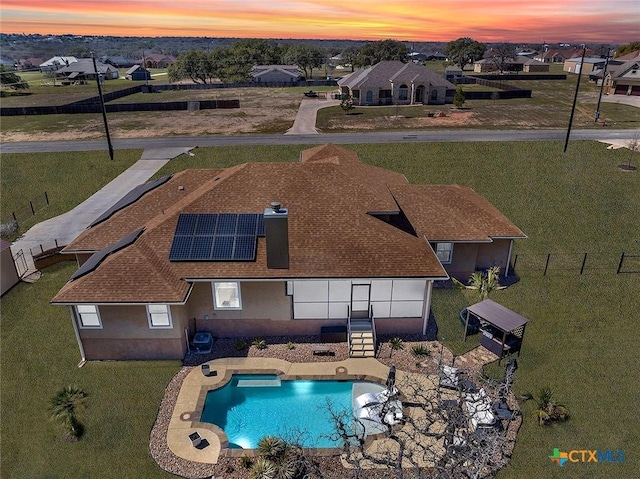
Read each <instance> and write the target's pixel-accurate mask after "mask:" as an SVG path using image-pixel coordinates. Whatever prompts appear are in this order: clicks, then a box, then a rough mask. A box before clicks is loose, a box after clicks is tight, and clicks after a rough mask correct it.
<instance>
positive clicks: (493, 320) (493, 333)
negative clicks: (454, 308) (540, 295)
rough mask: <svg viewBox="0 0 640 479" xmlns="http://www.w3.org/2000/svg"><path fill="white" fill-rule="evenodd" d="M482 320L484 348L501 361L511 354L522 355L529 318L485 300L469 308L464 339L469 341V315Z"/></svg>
mask: <svg viewBox="0 0 640 479" xmlns="http://www.w3.org/2000/svg"><path fill="white" fill-rule="evenodd" d="M470 314H473V315H474V316H477V317H478V319H479V320H480V332H481V333H482V342H481V344H482V346H484V347H485V348H487V349H488V350H489V351H491V352H493V353H495V354H497V355H498V357H499V358H500V359H502V358H503V357H504V356H506V355H508V354H511V353H515V352H517V353H518V356H519V355H520V348H521V347H522V340H523V339H524V330H525V327H526V325H527V321H528V320H527V318H525V317H523V316H520V315H519V314H518V313H516V312H514V311H511V310H510V309H508V308H505V307H504V306H502V305H501V304H498V303H496V302H495V301H491V300H490V299H485V300H484V301H480V302H479V303H476V304H474V305H473V306H469V307H468V308H467V317H466V320H465V325H464V339H465V341H466V339H467V329H468V326H469V315H470Z"/></svg>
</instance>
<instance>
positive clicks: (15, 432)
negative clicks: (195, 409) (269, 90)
mask: <svg viewBox="0 0 640 479" xmlns="http://www.w3.org/2000/svg"><path fill="white" fill-rule="evenodd" d="M303 148H304V147H303V146H283V147H219V148H198V149H197V150H195V153H196V155H195V156H194V157H189V158H186V157H184V158H183V157H179V158H177V159H176V160H172V161H171V162H170V163H168V164H167V166H165V168H164V169H163V170H162V171H160V172H159V173H158V176H159V175H163V174H167V173H170V172H172V171H178V170H181V169H184V168H186V167H193V168H199V167H222V166H225V167H226V166H230V165H233V164H237V163H240V162H245V161H274V160H279V161H283V160H284V161H296V160H297V159H298V158H299V152H300V150H301V149H303ZM349 148H353V149H355V150H356V151H357V152H358V153H359V155H360V158H361V159H362V160H363V161H365V162H368V163H371V164H375V165H379V166H382V167H385V168H391V169H394V170H397V171H401V172H403V173H404V174H405V175H406V176H407V178H408V179H409V180H410V181H411V182H414V183H436V184H438V183H440V184H450V183H457V184H462V185H467V186H471V187H473V188H474V189H475V190H476V191H478V192H479V193H481V194H483V195H484V196H486V197H487V198H488V199H489V200H490V201H491V202H493V203H494V204H495V205H496V206H497V207H498V208H499V209H500V210H501V211H503V212H504V213H505V214H506V215H507V216H508V217H509V218H510V219H511V220H512V221H513V222H514V223H515V224H516V225H518V226H519V227H520V228H521V229H522V230H523V231H524V232H525V233H526V234H527V235H528V236H529V238H528V239H526V240H521V241H518V242H516V246H515V248H514V253H515V254H518V255H520V257H521V258H522V260H519V263H520V261H522V263H521V264H523V265H524V266H526V265H527V262H526V260H525V258H527V257H538V256H540V255H542V256H544V255H545V254H546V253H547V252H552V253H556V252H559V253H573V254H582V253H584V252H589V253H590V254H591V253H592V254H593V255H595V256H596V257H597V258H596V259H594V262H593V263H592V264H591V266H588V267H587V269H586V271H585V274H584V275H582V276H580V275H579V274H578V271H577V270H576V269H575V268H574V269H572V270H564V269H553V268H552V269H551V270H550V273H549V274H548V275H547V276H543V275H542V271H541V270H540V269H539V268H534V267H525V268H523V269H522V270H518V273H519V274H520V276H521V278H520V281H519V282H518V283H516V284H515V285H513V286H511V287H510V288H508V289H506V290H504V291H499V292H496V293H494V295H493V296H492V298H493V299H494V300H496V301H498V302H500V303H502V304H504V305H505V306H507V307H509V308H512V309H514V310H515V311H517V312H519V313H520V314H522V315H523V316H525V317H527V318H529V320H530V322H529V325H528V326H527V331H526V336H525V341H524V347H523V351H522V356H521V357H520V358H519V366H520V367H519V369H518V371H517V373H516V379H515V384H514V390H515V392H516V393H518V394H522V393H525V392H527V391H533V392H535V391H536V390H537V389H538V388H540V387H543V386H547V385H548V386H550V387H551V388H553V390H554V391H555V393H556V395H557V397H558V399H560V400H562V402H563V403H564V404H565V405H566V406H567V407H568V408H569V409H570V411H571V414H572V416H571V419H570V421H569V422H568V423H565V424H562V425H558V426H553V427H549V428H541V427H539V426H538V425H537V424H536V423H535V421H534V417H533V414H532V410H531V408H530V406H531V405H529V404H525V405H524V406H523V408H524V411H525V420H524V424H523V426H522V428H521V430H520V433H519V436H518V441H517V444H516V449H515V452H514V455H513V459H512V461H511V463H510V464H509V466H508V467H507V468H506V469H505V470H503V471H502V472H500V473H499V475H498V477H499V479H528V478H531V477H542V478H545V479H546V478H555V477H558V478H566V477H580V478H603V479H604V478H610V477H620V478H626V477H634V476H635V472H634V471H636V472H637V471H638V470H639V469H640V460H639V459H638V444H640V437H639V436H640V419H639V416H638V415H637V414H636V409H637V407H636V406H637V402H638V393H637V385H638V383H639V380H640V374H639V373H638V368H637V357H638V354H637V337H638V331H637V324H636V323H637V321H635V319H636V318H637V316H638V313H637V312H638V311H639V310H640V295H639V294H638V291H639V290H640V274H619V275H616V274H615V271H616V267H617V261H615V258H619V254H620V252H621V251H626V252H627V253H630V254H631V253H635V254H640V251H639V250H640V245H639V244H638V242H637V239H638V231H639V229H638V228H639V226H638V219H637V211H640V195H638V194H637V192H638V191H640V173H638V172H636V173H625V172H622V171H620V170H619V169H618V168H617V167H616V166H617V165H618V164H620V163H626V162H627V161H628V158H629V155H630V153H629V151H627V150H616V151H612V150H607V149H606V147H605V145H603V144H600V143H597V142H590V141H588V142H578V141H575V142H571V143H570V145H569V150H568V152H567V153H566V154H563V153H562V142H518V143H492V142H488V143H446V144H444V143H442V144H438V143H424V144H417V143H411V144H393V145H352V146H349ZM5 156H8V155H5ZM16 156H18V158H17V159H16V160H15V161H19V160H20V159H22V160H23V161H24V162H27V161H28V160H29V159H30V158H31V157H33V156H34V155H16ZM639 160H640V157H639V155H636V157H635V159H634V164H635V165H636V166H638V163H639ZM42 161H43V163H42V166H41V169H42V170H44V171H50V177H47V175H46V174H45V175H43V177H42V178H41V179H40V181H39V183H38V185H36V186H35V188H37V189H42V188H48V189H50V190H51V189H53V188H54V186H53V185H52V183H55V182H58V181H59V179H58V176H56V175H54V174H53V169H55V168H62V167H64V165H65V163H56V162H52V163H51V165H47V162H46V160H42ZM107 161H108V160H107ZM5 166H6V164H5V158H4V157H3V163H2V177H3V203H4V202H6V201H8V200H10V199H11V197H12V196H13V195H15V194H16V193H15V191H17V190H18V189H19V188H18V189H10V188H15V185H11V184H10V183H7V185H6V186H5V183H4V175H5ZM114 176H115V173H114ZM63 177H64V175H63ZM5 188H7V189H5ZM73 196H74V192H73V191H70V192H69V201H74V199H72V198H73ZM83 197H84V194H83V195H81V194H78V195H77V198H75V201H77V202H79V201H81V200H82V198H83ZM73 270H74V267H73V265H71V264H67V265H59V266H54V267H51V268H48V269H47V270H45V274H44V275H43V278H42V279H41V280H40V281H38V282H37V283H35V284H33V285H26V284H23V285H19V286H18V287H16V288H14V289H13V290H12V291H11V292H9V293H8V294H7V295H5V296H4V297H3V298H2V300H1V303H0V306H1V307H2V331H1V341H2V343H1V355H2V356H1V359H2V365H1V368H2V370H1V372H2V390H1V400H2V408H1V419H2V421H1V426H0V427H1V433H2V434H1V437H2V441H3V443H2V464H1V465H2V476H3V477H69V474H71V475H72V476H74V477H96V478H99V477H113V471H114V470H116V469H114V468H116V467H117V471H118V475H119V477H165V476H167V475H166V474H163V473H162V471H160V470H159V469H158V467H157V466H156V465H155V464H154V462H153V460H152V459H151V458H150V456H149V453H148V448H147V442H148V436H149V431H150V429H151V425H152V424H153V419H154V417H155V414H156V413H157V410H158V405H159V402H160V398H161V397H162V390H163V388H164V387H165V385H166V384H167V382H168V380H169V378H170V377H171V376H172V374H174V373H175V372H176V371H177V370H178V368H179V363H178V362H104V363H101V362H97V363H96V362H94V363H88V364H87V365H85V366H84V367H83V368H81V369H78V368H76V363H77V362H78V360H79V358H80V355H79V352H78V349H77V345H76V343H75V338H74V334H73V328H72V325H71V319H70V317H69V312H68V311H67V309H66V308H63V307H54V306H51V305H49V304H48V301H49V299H50V298H51V297H52V296H53V295H54V293H55V292H56V291H57V290H58V288H60V287H61V286H62V285H63V284H64V282H65V281H66V279H67V278H68V277H69V276H70V274H71V273H72V271H73ZM474 301H475V299H474V298H473V295H472V294H471V293H470V292H468V291H460V290H457V289H452V290H435V291H434V295H433V312H434V315H435V317H436V320H437V322H438V327H439V335H440V338H444V342H445V343H446V344H447V345H448V346H449V347H451V349H453V350H454V352H456V353H458V354H459V353H462V352H464V351H466V350H467V349H470V348H472V347H473V346H474V345H476V344H477V343H478V338H477V336H475V337H470V338H469V339H468V340H467V341H466V342H463V341H462V326H461V325H460V322H459V320H458V311H459V309H460V308H462V307H464V306H466V305H467V304H470V303H472V302H474ZM488 369H489V370H490V371H491V372H492V373H494V374H497V375H500V374H501V370H502V367H501V366H500V367H499V366H497V365H491V366H490V367H489V368H488ZM66 384H75V385H78V386H80V387H82V388H84V389H85V390H86V391H87V392H88V393H89V394H90V398H89V401H88V404H89V407H88V409H87V410H85V411H81V412H80V418H81V420H82V421H83V423H84V424H85V426H86V437H85V438H83V439H82V440H81V441H80V442H79V443H77V444H68V443H64V442H61V441H60V440H59V439H58V436H57V429H56V428H55V426H54V425H53V424H52V423H50V422H49V421H48V420H47V413H46V406H47V401H48V399H49V397H50V396H52V395H53V394H54V393H55V392H56V391H57V390H58V389H59V388H60V387H62V386H64V385H66ZM25 430H26V431H28V433H27V434H25ZM33 431H36V432H35V433H34V432H33ZM556 447H557V448H559V449H560V450H562V451H569V450H571V449H590V450H592V449H601V450H608V449H611V450H624V451H625V455H626V458H627V460H626V462H625V463H623V464H593V463H590V464H567V465H565V466H564V467H563V468H562V469H560V468H559V467H558V466H557V465H555V464H553V463H552V462H551V461H550V460H549V459H548V456H549V455H550V454H552V452H553V448H556Z"/></svg>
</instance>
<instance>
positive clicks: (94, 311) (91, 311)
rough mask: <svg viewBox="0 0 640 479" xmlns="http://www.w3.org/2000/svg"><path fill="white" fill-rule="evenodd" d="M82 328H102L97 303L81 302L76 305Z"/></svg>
mask: <svg viewBox="0 0 640 479" xmlns="http://www.w3.org/2000/svg"><path fill="white" fill-rule="evenodd" d="M76 311H78V318H79V320H80V327H81V328H100V329H101V328H102V321H100V314H99V313H98V307H97V306H96V305H95V304H79V305H77V306H76Z"/></svg>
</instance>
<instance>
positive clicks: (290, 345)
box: [287, 341, 296, 350]
mask: <svg viewBox="0 0 640 479" xmlns="http://www.w3.org/2000/svg"><path fill="white" fill-rule="evenodd" d="M287 349H289V350H292V349H296V345H295V344H293V343H292V342H291V341H289V342H288V343H287Z"/></svg>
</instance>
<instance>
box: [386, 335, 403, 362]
mask: <svg viewBox="0 0 640 479" xmlns="http://www.w3.org/2000/svg"><path fill="white" fill-rule="evenodd" d="M389 348H390V349H391V352H390V353H389V357H391V356H393V352H394V351H402V350H403V349H404V341H403V340H402V338H398V337H395V338H391V339H390V340H389Z"/></svg>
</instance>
